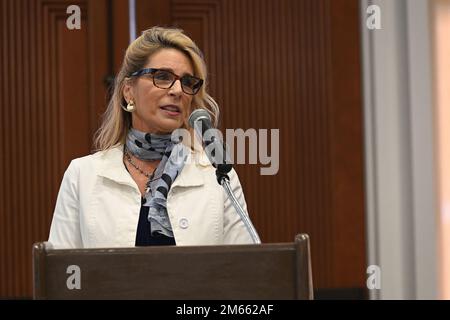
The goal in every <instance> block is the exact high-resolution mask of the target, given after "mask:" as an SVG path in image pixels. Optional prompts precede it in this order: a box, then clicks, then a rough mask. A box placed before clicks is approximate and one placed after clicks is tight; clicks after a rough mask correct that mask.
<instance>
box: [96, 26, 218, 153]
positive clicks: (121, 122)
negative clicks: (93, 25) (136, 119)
mask: <svg viewBox="0 0 450 320" xmlns="http://www.w3.org/2000/svg"><path fill="white" fill-rule="evenodd" d="M164 48H174V49H177V50H180V51H181V52H183V53H184V54H186V55H187V57H189V59H190V61H191V63H192V65H193V68H194V75H195V76H196V77H199V78H201V79H203V80H204V84H203V86H202V87H201V89H200V91H199V92H198V93H197V94H196V95H195V96H194V97H193V99H192V104H191V109H192V110H193V109H198V108H202V109H205V110H206V111H208V112H209V114H210V115H211V118H212V120H213V123H214V125H215V126H217V123H218V119H219V106H218V105H217V102H216V101H214V99H213V98H212V97H211V96H210V95H209V94H208V93H207V92H206V86H207V85H206V84H207V82H206V80H207V69H206V63H205V61H204V59H203V54H202V52H201V51H200V49H199V48H198V47H197V45H196V44H195V43H194V41H192V40H191V39H190V38H189V37H188V36H187V35H185V34H184V32H183V30H181V29H176V28H162V27H153V28H151V29H148V30H145V31H143V32H142V34H141V36H140V37H139V38H137V39H136V40H134V41H133V42H132V43H131V44H130V45H129V46H128V49H127V51H126V52H125V57H124V60H123V63H122V67H121V69H120V71H119V73H118V74H117V77H116V79H115V82H114V92H113V94H112V97H111V100H110V102H109V104H108V107H107V109H106V111H105V113H104V115H103V117H102V124H101V126H100V128H99V129H98V131H97V132H96V134H95V137H94V149H95V150H96V151H98V150H107V149H110V148H112V147H114V146H116V145H118V144H120V143H125V139H126V136H127V134H128V130H129V128H130V126H131V114H130V113H129V112H126V111H125V110H123V109H122V107H121V106H122V105H123V104H126V103H125V99H124V97H123V89H124V84H125V81H127V80H128V79H129V78H128V76H129V75H130V74H131V73H133V72H135V71H138V70H140V69H142V68H143V67H144V66H145V64H146V63H147V62H148V60H149V58H150V57H151V56H152V55H153V54H154V53H156V52H157V51H159V50H160V49H164ZM184 126H185V127H187V123H186V122H185V124H184Z"/></svg>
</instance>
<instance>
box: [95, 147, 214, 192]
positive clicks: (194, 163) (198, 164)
mask: <svg viewBox="0 0 450 320" xmlns="http://www.w3.org/2000/svg"><path fill="white" fill-rule="evenodd" d="M98 160H99V164H98V175H99V176H102V177H105V178H107V179H110V180H112V181H115V182H117V183H120V184H125V185H130V186H133V187H135V186H136V183H135V182H134V180H133V178H132V177H131V175H130V174H129V172H128V171H127V169H126V168H125V165H124V164H123V144H120V145H118V146H116V147H113V148H111V149H108V150H106V151H102V152H100V154H99V159H98ZM210 165H211V164H210V162H209V160H208V158H207V156H206V154H205V153H204V152H201V153H199V152H198V151H191V153H190V154H189V155H188V158H187V161H186V164H185V165H184V167H183V170H182V171H181V173H180V175H179V176H178V177H177V178H176V179H175V181H174V182H173V184H172V187H171V188H174V187H177V186H180V187H192V186H201V185H203V184H204V183H205V181H204V177H203V174H202V169H204V168H205V167H207V166H210Z"/></svg>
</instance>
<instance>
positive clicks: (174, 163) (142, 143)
mask: <svg viewBox="0 0 450 320" xmlns="http://www.w3.org/2000/svg"><path fill="white" fill-rule="evenodd" d="M174 133H175V132H174ZM181 140H182V139H181V137H178V136H177V135H176V134H172V135H170V134H166V135H158V134H151V133H145V132H141V131H138V130H136V129H133V128H131V129H130V130H129V131H128V135H127V141H126V148H127V149H128V150H129V152H130V153H131V154H132V155H134V156H135V157H137V158H138V159H141V160H161V162H160V163H159V165H158V167H157V169H156V171H155V173H154V178H152V180H153V181H151V182H150V191H149V192H147V193H146V194H145V203H144V206H147V207H149V212H148V221H149V222H150V229H151V230H150V234H151V235H152V236H156V235H158V234H163V235H165V236H168V237H172V238H173V231H172V226H171V225H170V220H169V216H168V214H167V195H168V193H169V190H170V187H171V186H172V183H173V181H175V179H176V178H177V177H178V175H179V174H180V172H181V170H183V167H184V163H185V161H186V158H187V155H188V152H189V149H188V148H187V147H186V146H184V145H183V144H182V143H181ZM158 178H159V179H158Z"/></svg>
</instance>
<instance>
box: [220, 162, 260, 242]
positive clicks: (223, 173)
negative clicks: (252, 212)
mask: <svg viewBox="0 0 450 320" xmlns="http://www.w3.org/2000/svg"><path fill="white" fill-rule="evenodd" d="M230 170H231V165H229V164H219V165H217V167H216V176H217V182H219V184H220V185H221V186H222V187H223V188H224V189H225V192H226V193H227V195H228V198H229V199H230V200H231V203H232V204H233V206H234V209H235V210H236V211H237V213H238V214H239V216H240V217H241V220H242V222H244V225H245V227H246V228H247V230H248V233H249V234H250V236H251V237H252V239H253V243H255V244H260V243H261V240H260V239H259V236H258V233H257V232H256V230H255V227H254V226H253V224H252V222H251V221H250V219H249V217H248V215H246V214H245V211H244V209H243V208H242V206H241V205H240V203H239V202H238V200H237V199H236V197H235V195H234V194H233V191H232V190H231V185H230V177H229V176H228V172H229V171H230Z"/></svg>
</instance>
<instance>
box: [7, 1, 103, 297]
mask: <svg viewBox="0 0 450 320" xmlns="http://www.w3.org/2000/svg"><path fill="white" fill-rule="evenodd" d="M69 5H78V6H79V7H80V9H81V29H80V30H76V29H75V30H69V29H68V28H67V27H66V19H67V18H68V16H69V14H67V13H66V9H67V7H68V6H69ZM106 14H107V2H106V1H104V0H96V1H88V0H57V1H56V0H55V1H42V0H14V1H13V0H1V1H0V21H1V22H0V24H1V26H0V28H1V29H0V30H1V31H0V34H1V40H0V42H1V50H0V65H1V66H0V69H1V73H2V77H1V79H0V101H1V109H0V110H1V116H0V121H1V136H0V150H2V155H1V171H0V188H1V191H0V195H1V199H0V297H31V294H32V283H31V280H32V276H31V246H32V244H33V243H34V242H36V241H43V240H47V239H48V232H49V228H50V223H51V218H52V214H53V209H54V205H55V200H56V195H57V193H58V190H59V185H60V183H61V179H62V175H63V173H64V171H65V169H66V167H67V165H68V164H69V162H70V160H71V159H73V158H75V157H79V156H82V155H85V154H87V153H89V151H90V150H91V147H92V135H93V133H94V131H95V130H96V128H97V122H98V116H99V114H100V113H101V112H102V111H103V110H104V106H105V85H104V78H105V76H106V75H107V74H108V52H107V49H106V48H107V46H106V40H107V23H106V18H107V16H106Z"/></svg>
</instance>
